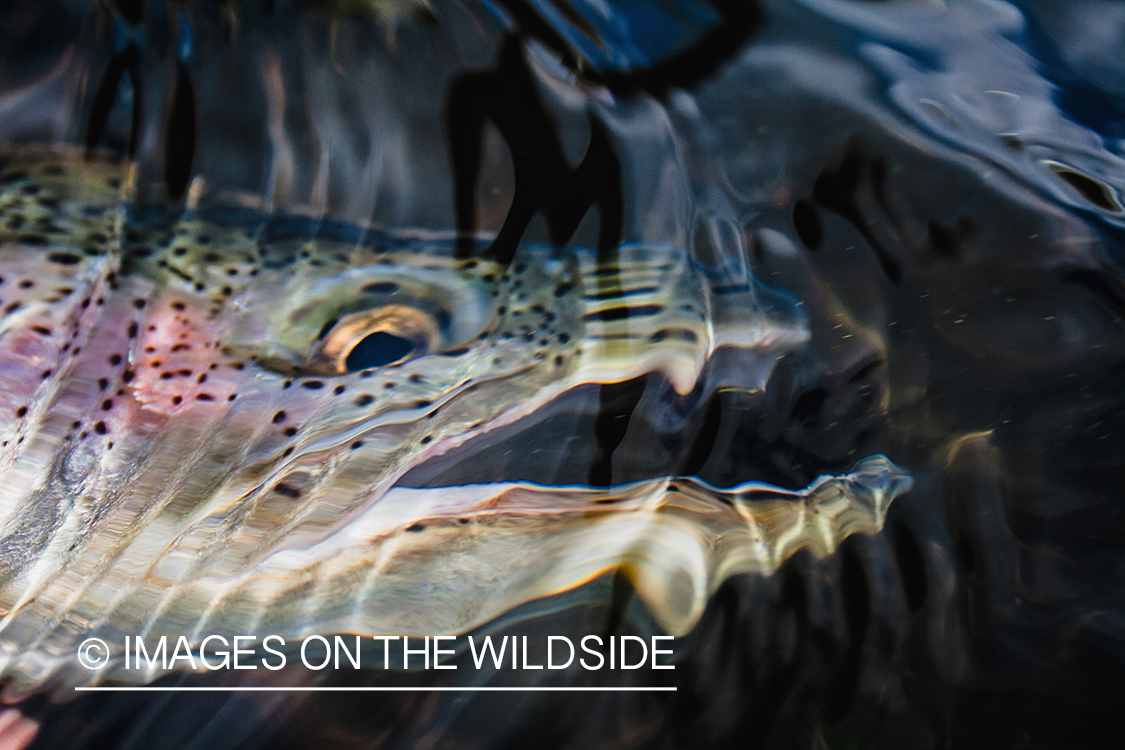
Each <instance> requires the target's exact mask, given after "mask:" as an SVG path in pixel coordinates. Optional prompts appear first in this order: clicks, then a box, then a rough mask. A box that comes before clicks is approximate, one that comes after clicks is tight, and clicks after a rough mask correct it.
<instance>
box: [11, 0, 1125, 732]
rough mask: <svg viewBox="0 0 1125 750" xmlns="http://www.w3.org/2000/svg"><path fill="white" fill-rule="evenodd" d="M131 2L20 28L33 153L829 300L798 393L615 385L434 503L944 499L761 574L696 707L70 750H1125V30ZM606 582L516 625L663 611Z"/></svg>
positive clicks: (363, 711)
mask: <svg viewBox="0 0 1125 750" xmlns="http://www.w3.org/2000/svg"><path fill="white" fill-rule="evenodd" d="M110 5H112V6H114V10H113V11H112V12H107V11H106V10H105V9H100V10H99V9H98V8H95V7H94V6H93V5H91V4H85V3H49V2H44V3H30V2H26V3H25V2H18V3H14V4H11V5H8V6H5V8H4V9H3V10H0V92H2V93H0V140H2V141H3V142H4V143H5V144H21V143H42V142H70V143H77V144H85V145H89V146H98V147H104V148H109V149H113V150H116V151H118V152H121V153H122V154H128V155H130V156H132V157H133V158H134V159H135V160H136V163H137V170H138V177H137V180H138V185H139V186H141V189H142V200H141V203H147V204H151V205H152V206H162V207H164V209H162V210H168V208H167V207H172V210H174V209H175V207H176V206H181V205H183V201H185V200H188V199H189V196H190V194H191V180H192V179H193V178H197V177H198V176H202V179H203V180H204V181H205V183H206V188H207V190H208V191H213V192H220V191H224V190H226V191H240V192H243V193H249V194H252V195H256V196H259V197H260V198H261V199H262V200H263V201H264V203H265V205H266V206H267V207H268V208H271V209H275V210H276V211H278V212H282V211H298V212H301V213H303V214H304V215H306V216H312V217H314V219H313V220H307V221H304V223H301V224H300V226H301V227H302V229H300V231H305V232H307V233H308V234H309V236H310V237H313V236H316V235H317V233H318V232H324V231H328V230H326V229H324V225H323V224H321V223H320V222H318V221H317V220H316V219H315V217H320V216H331V217H333V218H334V219H337V220H340V221H342V222H365V221H374V222H377V223H380V224H382V225H385V226H391V227H413V228H436V229H440V228H446V229H449V228H457V229H461V230H464V231H465V232H466V234H465V235H464V236H465V238H468V237H469V236H470V235H469V234H468V233H469V232H472V231H477V232H480V233H481V234H480V235H479V237H488V238H489V239H487V240H481V241H476V242H474V241H472V240H471V239H463V241H462V242H461V243H460V245H459V248H458V252H462V253H466V254H471V253H486V254H489V255H492V256H495V257H497V258H500V259H501V260H511V259H513V257H515V256H516V255H517V254H518V248H519V244H520V243H521V242H555V243H558V244H575V245H586V246H589V247H596V248H599V249H600V250H603V251H605V252H609V251H611V250H612V249H613V248H614V247H616V246H617V245H618V244H620V243H622V242H630V241H644V242H654V243H655V242H663V243H671V244H675V245H680V246H684V247H688V248H689V249H690V250H691V252H692V253H693V255H695V257H696V258H698V259H699V260H700V261H701V262H703V263H705V264H708V265H709V266H711V267H713V268H716V269H721V270H722V272H723V273H725V274H727V275H729V277H730V278H732V279H734V280H736V281H737V280H740V279H741V280H742V281H743V282H745V280H746V279H747V278H749V277H750V276H754V277H757V278H758V279H761V280H762V281H764V282H765V283H767V284H769V285H771V286H773V287H775V288H777V289H781V290H785V291H787V292H789V293H791V294H793V295H795V296H796V298H798V299H799V300H800V301H801V303H802V306H803V307H804V309H805V310H806V311H807V313H808V315H809V320H810V325H811V330H812V340H811V342H810V344H809V345H808V346H807V347H805V348H804V349H802V350H801V352H799V353H798V354H796V355H795V356H793V357H791V358H787V359H786V360H784V361H783V362H782V363H781V365H779V367H778V369H777V370H775V372H774V374H773V376H772V378H771V379H770V381H769V383H768V386H767V387H766V388H765V389H764V391H763V392H759V393H748V392H745V391H739V390H722V389H716V390H714V391H713V392H709V393H708V394H707V397H706V398H696V399H694V400H693V399H691V398H687V399H677V398H674V397H670V396H669V395H668V394H669V389H668V388H667V384H666V383H663V382H662V381H660V380H659V379H657V378H656V377H655V376H653V377H646V378H641V379H639V380H633V381H628V382H625V383H621V384H615V385H607V386H601V387H596V386H589V387H587V388H585V389H578V390H576V391H574V392H572V393H569V394H567V395H566V396H564V397H562V398H560V399H558V401H557V402H555V403H553V404H552V405H551V406H550V408H548V409H544V410H542V411H541V413H539V414H536V415H534V416H533V417H531V418H528V419H526V420H523V421H521V422H519V423H517V424H516V425H514V426H513V427H512V428H511V429H510V430H509V431H508V432H507V433H506V434H504V435H501V436H499V437H498V438H496V440H495V441H494V442H493V444H491V445H489V446H488V447H487V448H486V449H484V450H482V449H480V448H479V446H478V447H477V448H476V449H475V450H474V452H473V454H472V455H471V456H470V455H464V454H457V453H451V454H448V455H447V456H445V457H444V458H443V459H442V460H441V461H440V462H435V463H433V464H431V465H427V466H425V467H422V468H419V469H418V470H416V471H415V472H413V473H412V474H411V475H408V476H407V477H406V479H405V480H404V481H405V483H408V484H412V485H415V486H445V485H450V484H463V483H470V482H483V481H498V480H520V479H526V480H534V481H539V482H544V483H549V484H567V483H587V482H590V483H592V484H610V483H620V482H623V481H630V480H633V479H640V478H648V477H652V476H660V475H663V474H666V473H670V471H671V472H673V473H679V474H694V475H699V476H701V477H703V478H704V479H706V480H708V481H710V482H712V483H714V484H716V485H719V486H730V485H733V484H737V483H739V482H744V481H753V480H761V481H768V482H771V483H774V484H778V485H781V486H785V487H790V488H800V487H804V486H805V485H807V484H808V483H809V482H811V481H812V480H813V479H815V478H816V477H817V476H818V475H820V474H824V473H841V472H846V471H848V470H849V469H850V468H851V467H852V466H853V465H854V463H855V462H856V461H857V460H858V459H860V458H862V457H864V456H867V455H870V454H872V453H877V452H882V453H885V454H886V455H887V456H889V457H890V458H891V459H892V460H893V461H895V462H896V463H897V464H899V465H900V466H903V467H904V468H906V469H908V470H909V471H910V472H911V473H912V474H913V476H914V479H915V487H914V490H913V491H912V492H911V493H909V494H908V495H906V496H904V497H902V498H900V499H899V500H897V501H896V502H895V504H894V505H893V506H892V508H891V511H890V514H889V517H888V519H887V524H886V528H885V530H884V532H883V533H882V534H880V535H877V536H874V537H870V538H866V537H862V538H852V539H849V540H848V541H847V542H846V543H845V545H844V546H843V548H842V549H841V550H840V551H839V552H838V554H836V555H834V556H832V557H830V558H828V559H827V560H824V561H821V562H818V561H815V560H813V559H812V558H811V557H809V556H806V555H801V554H799V555H798V556H797V557H795V558H793V559H792V560H790V561H789V562H788V563H787V564H786V565H785V566H784V567H783V569H782V570H781V571H780V572H779V573H778V574H777V575H775V576H772V577H769V578H761V577H755V576H739V577H736V578H733V579H731V580H730V581H728V582H727V583H726V584H724V585H723V587H722V588H721V589H720V590H719V591H718V592H717V593H716V594H715V595H714V597H713V598H712V600H711V601H710V603H709V606H708V609H707V612H706V614H705V615H704V618H703V620H702V622H701V623H700V624H699V625H698V626H697V627H696V629H695V630H694V631H693V633H692V634H691V635H690V636H689V637H688V638H687V639H685V640H684V642H683V644H682V645H681V647H680V649H679V653H678V654H677V669H676V671H675V672H674V673H668V674H674V679H673V683H674V684H675V685H676V686H677V687H678V692H676V693H675V694H672V695H667V694H648V695H646V694H620V695H611V696H605V695H601V696H591V695H582V694H576V695H568V696H564V697H560V696H552V695H550V694H530V693H529V694H494V695H489V694H476V695H463V696H445V695H439V694H394V693H389V694H380V695H378V696H377V698H372V697H371V696H370V695H363V694H327V695H324V696H293V695H282V694H277V695H270V696H266V697H263V696H257V695H238V696H234V697H232V696H229V695H212V694H202V695H188V696H183V695H179V696H169V695H163V696H143V697H141V698H133V697H120V696H108V697H106V696H96V697H88V698H83V699H80V700H77V701H74V702H70V703H66V704H62V705H56V704H53V703H51V702H49V701H47V700H46V699H45V698H32V699H31V700H29V701H28V702H26V703H25V704H23V705H22V706H21V707H20V710H21V711H22V712H23V713H24V715H26V716H28V717H30V718H33V719H34V720H36V721H38V722H39V725H40V729H39V734H38V736H37V739H36V741H35V743H34V744H33V747H36V748H70V747H75V748H78V747H81V748H95V747H97V748H102V747H115V748H116V747H122V748H125V747H129V748H149V747H155V748H160V747H199V748H218V747H232V748H233V747H292V748H298V747H347V748H351V747H355V748H359V747H384V746H385V747H541V746H552V747H553V746H558V747H630V748H632V747H654V748H655V747H661V748H663V747H683V748H695V747H728V746H729V747H771V748H772V747H778V748H788V747H795V748H840V749H844V748H876V747H878V748H931V747H932V748H961V747H981V748H1089V747H1094V746H1100V745H1111V746H1112V745H1113V744H1114V738H1115V737H1117V736H1119V729H1118V723H1119V719H1118V718H1117V717H1118V716H1120V715H1121V709H1122V708H1123V707H1125V677H1123V675H1125V672H1123V669H1125V549H1123V546H1125V513H1123V509H1122V503H1123V502H1125V495H1123V493H1122V491H1121V489H1120V487H1121V478H1122V475H1123V469H1125V389H1123V387H1122V386H1123V385H1125V323H1123V316H1125V277H1123V275H1122V263H1125V244H1123V243H1125V209H1123V207H1122V202H1123V201H1125V62H1122V60H1125V55H1122V54H1121V53H1122V50H1123V49H1125V5H1123V4H1120V3H1116V2H1110V1H1109V0H1081V1H1077V2H1062V1H1061V0H1060V2H1030V1H1026V2H1001V1H1000V0H886V1H884V2H875V1H863V0H803V1H800V2H798V1H797V0H777V1H776V2H735V1H734V0H714V2H711V3H707V2H689V1H688V0H629V1H623V2H604V3H603V2H590V3H588V4H587V3H581V2H563V1H562V0H559V2H546V1H544V2H535V1H534V0H527V1H526V2H525V1H524V0H503V1H501V2H496V3H494V4H490V3H468V2H466V3H464V4H455V3H451V2H435V3H434V4H433V5H432V7H430V6H421V5H411V4H409V3H404V4H402V5H394V6H392V5H388V4H380V5H379V6H378V8H379V9H380V10H381V11H383V12H385V13H389V12H390V10H389V9H394V10H395V11H396V14H395V15H394V18H395V20H394V21H392V22H389V25H388V22H386V21H380V20H373V19H371V18H370V17H367V16H366V15H365V14H364V13H359V14H352V15H333V12H334V11H330V10H326V9H325V8H323V7H316V6H318V5H320V4H317V3H311V2H310V3H303V4H294V3H287V2H281V1H280V0H279V2H277V3H268V4H266V3H261V4H251V3H241V4H235V3H233V2H231V3H229V4H220V3H211V2H202V1H201V2H196V3H193V4H187V5H183V6H181V5H174V4H168V5H167V6H164V5H159V4H155V3H148V4H144V3H141V2H139V1H138V2H118V3H111V4H110ZM324 5H330V4H327V3H326V4H324ZM138 210H141V209H140V208H138ZM493 238H494V239H493ZM716 366H717V367H721V363H720V364H719V365H716ZM669 467H672V469H671V470H670V468H669ZM585 588H586V589H587V590H586V591H584V592H582V595H581V596H576V597H574V598H573V601H572V599H570V598H568V596H567V595H563V596H562V597H560V598H559V599H558V600H557V601H551V602H548V603H540V604H539V605H533V606H529V607H527V608H525V610H521V611H520V612H517V613H514V614H513V615H512V616H511V617H510V618H508V619H507V620H505V621H503V622H500V623H497V624H496V625H495V627H494V631H495V632H513V633H516V632H518V633H520V634H532V635H535V634H539V635H542V634H545V633H548V632H553V629H557V628H559V627H561V626H560V622H564V623H565V628H566V629H567V630H568V632H573V633H579V632H581V633H585V632H604V633H631V632H642V633H643V632H648V631H649V630H650V629H651V628H652V627H653V625H652V623H651V622H650V621H649V619H648V618H647V616H646V614H645V612H644V610H643V607H642V606H641V605H640V604H639V603H638V601H637V600H636V598H635V597H634V596H633V594H632V591H631V588H630V585H629V582H628V579H627V577H625V576H618V577H610V578H607V579H599V580H596V581H594V582H592V583H590V584H588V585H587V587H585ZM560 618H562V619H560ZM490 632H492V631H490ZM660 676H661V677H663V675H660ZM177 679H183V680H184V681H185V684H193V685H199V684H212V683H216V682H218V678H214V679H211V678H210V677H209V676H205V677H193V678H177ZM329 679H335V680H336V681H337V682H338V683H339V684H352V683H344V682H341V681H342V680H345V679H346V680H352V681H354V683H355V684H368V685H381V684H390V685H403V684H414V685H427V684H431V683H432V682H434V681H435V680H436V679H437V678H435V677H434V676H433V673H410V674H402V673H396V674H393V675H391V676H389V677H388V676H384V675H382V674H381V673H376V672H370V673H368V672H364V673H361V674H359V675H348V676H346V677H337V678H329ZM480 679H481V680H484V681H485V682H486V683H487V684H504V682H503V681H504V680H510V679H515V678H512V677H511V675H500V674H489V675H485V676H483V677H480ZM520 679H522V678H520ZM552 679H555V678H554V677H552ZM596 679H601V678H597V677H596V676H595V677H591V676H590V675H589V674H582V673H570V672H567V673H564V674H563V675H562V676H560V677H558V678H557V683H552V684H597V683H596ZM635 679H637V680H641V681H644V680H649V679H650V676H642V677H638V678H635ZM652 679H655V678H652Z"/></svg>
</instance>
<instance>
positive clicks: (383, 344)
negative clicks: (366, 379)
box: [344, 331, 416, 372]
mask: <svg viewBox="0 0 1125 750" xmlns="http://www.w3.org/2000/svg"><path fill="white" fill-rule="evenodd" d="M415 351H416V348H415V344H414V342H412V341H409V340H407V339H404V338H402V337H401V336H395V335H394V334H393V333H387V332H385V331H375V332H374V333H369V334H367V335H366V336H364V337H363V338H362V339H360V340H359V343H358V344H356V345H355V346H353V347H352V349H351V351H350V352H348V356H346V357H344V366H345V368H346V369H347V371H348V372H355V371H356V370H367V369H369V368H372V367H385V366H387V365H393V364H395V363H396V362H403V361H405V360H407V359H409V358H410V357H411V355H413V354H414V352H415Z"/></svg>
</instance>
